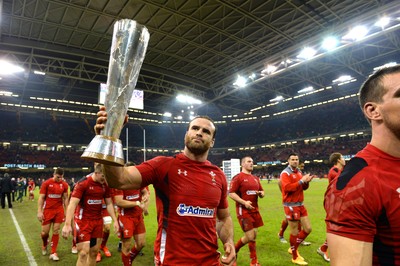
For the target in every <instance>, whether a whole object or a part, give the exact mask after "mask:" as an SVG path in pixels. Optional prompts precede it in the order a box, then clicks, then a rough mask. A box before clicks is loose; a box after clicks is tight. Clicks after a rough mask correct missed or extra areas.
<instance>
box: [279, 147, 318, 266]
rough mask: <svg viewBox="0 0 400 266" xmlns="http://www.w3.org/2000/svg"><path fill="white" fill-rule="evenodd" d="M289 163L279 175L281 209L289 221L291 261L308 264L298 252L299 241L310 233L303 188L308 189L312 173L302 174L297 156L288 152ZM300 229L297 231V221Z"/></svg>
mask: <svg viewBox="0 0 400 266" xmlns="http://www.w3.org/2000/svg"><path fill="white" fill-rule="evenodd" d="M288 163H289V165H288V166H287V167H286V168H285V169H284V170H283V171H282V173H281V176H280V181H281V187H282V201H283V209H284V211H285V215H286V219H287V220H288V222H289V230H290V240H289V241H290V248H289V250H288V252H289V253H291V254H292V262H293V263H294V264H297V265H308V263H307V262H306V261H305V260H304V258H303V257H302V256H300V254H299V252H298V250H297V249H298V247H299V245H300V244H301V242H303V241H304V239H306V237H307V236H308V235H309V234H310V233H311V223H310V219H309V218H308V213H307V209H306V207H305V206H304V204H303V201H304V192H303V191H304V190H306V189H308V187H309V182H310V181H311V180H312V179H313V178H314V176H313V175H310V174H306V175H303V174H302V172H301V170H300V169H299V168H298V166H299V156H298V155H297V154H294V153H292V154H290V155H289V158H288ZM300 222H301V226H302V230H301V231H300V232H299V229H298V228H299V223H300Z"/></svg>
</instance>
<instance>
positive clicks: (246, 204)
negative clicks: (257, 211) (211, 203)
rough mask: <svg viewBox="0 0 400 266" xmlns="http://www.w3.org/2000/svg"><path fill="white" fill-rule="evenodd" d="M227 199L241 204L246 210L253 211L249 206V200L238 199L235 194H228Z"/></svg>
mask: <svg viewBox="0 0 400 266" xmlns="http://www.w3.org/2000/svg"><path fill="white" fill-rule="evenodd" d="M229 197H230V198H231V199H233V200H234V201H236V202H238V203H240V204H242V205H243V206H244V207H245V208H246V209H254V207H253V206H252V205H251V201H249V200H243V199H242V198H241V197H239V195H238V194H236V193H235V192H231V193H229Z"/></svg>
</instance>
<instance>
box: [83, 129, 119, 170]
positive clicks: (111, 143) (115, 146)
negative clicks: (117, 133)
mask: <svg viewBox="0 0 400 266" xmlns="http://www.w3.org/2000/svg"><path fill="white" fill-rule="evenodd" d="M81 158H83V159H85V160H89V161H94V162H97V163H101V164H106V165H114V166H123V165H124V164H125V162H124V155H123V149H122V144H121V141H120V140H119V139H116V138H112V137H108V136H103V135H96V137H94V138H93V139H92V141H91V142H90V143H89V145H88V147H87V148H86V149H85V151H84V152H83V154H82V155H81Z"/></svg>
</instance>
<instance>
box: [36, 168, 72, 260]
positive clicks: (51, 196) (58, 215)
mask: <svg viewBox="0 0 400 266" xmlns="http://www.w3.org/2000/svg"><path fill="white" fill-rule="evenodd" d="M63 176H64V170H63V169H62V168H56V169H55V170H54V173H53V177H52V178H49V179H47V180H46V181H44V182H43V184H42V186H41V187H40V194H39V199H38V211H37V218H38V220H39V222H41V223H42V232H41V237H42V242H43V246H42V254H43V255H47V246H48V242H49V241H48V239H49V233H50V229H51V227H52V230H53V234H52V237H51V252H50V256H49V259H51V260H54V261H58V260H60V258H59V257H58V255H57V246H58V241H59V239H60V235H59V233H60V226H61V223H63V222H64V220H65V210H66V209H67V204H68V184H67V183H66V182H65V181H63Z"/></svg>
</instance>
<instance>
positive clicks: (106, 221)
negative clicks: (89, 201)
mask: <svg viewBox="0 0 400 266" xmlns="http://www.w3.org/2000/svg"><path fill="white" fill-rule="evenodd" d="M111 191H112V189H111V188H110V197H111V199H112V198H113V195H112V192H111ZM113 206H114V204H113ZM102 208H103V209H102V216H103V238H102V240H101V244H100V250H99V252H98V253H97V256H96V262H99V261H101V253H100V251H103V252H104V255H105V256H106V257H111V252H110V250H108V248H107V241H108V237H109V236H110V229H111V224H112V218H111V216H110V214H109V213H108V211H107V204H106V202H105V201H104V199H103V202H102Z"/></svg>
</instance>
